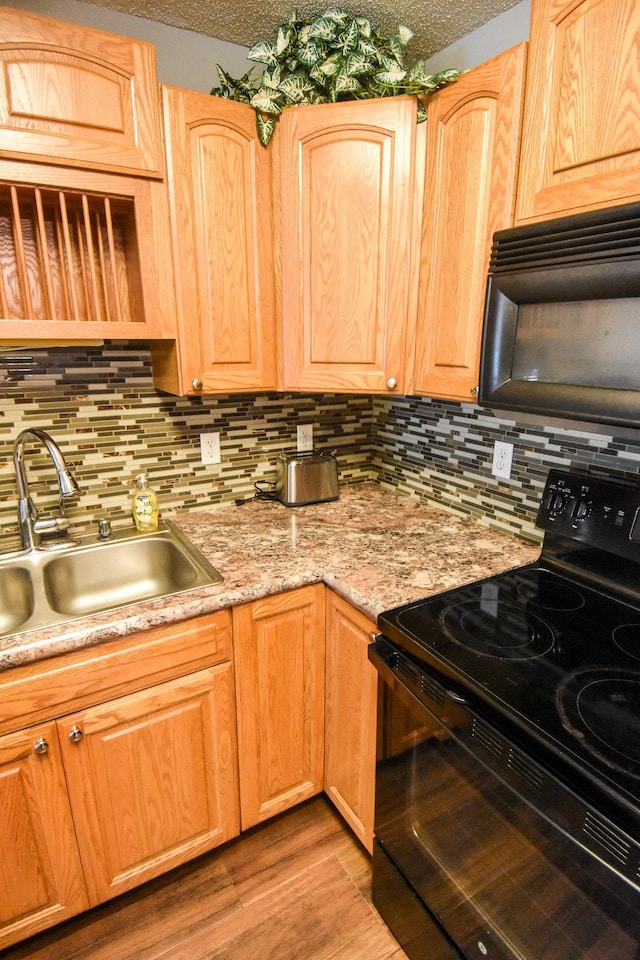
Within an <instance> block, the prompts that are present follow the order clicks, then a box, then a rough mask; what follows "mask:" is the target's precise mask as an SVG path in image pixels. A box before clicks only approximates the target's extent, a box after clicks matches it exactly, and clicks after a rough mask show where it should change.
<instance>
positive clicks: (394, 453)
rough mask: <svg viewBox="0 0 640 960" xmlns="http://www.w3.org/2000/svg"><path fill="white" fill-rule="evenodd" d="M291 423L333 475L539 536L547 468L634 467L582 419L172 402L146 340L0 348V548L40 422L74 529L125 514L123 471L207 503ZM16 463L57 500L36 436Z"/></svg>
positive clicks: (429, 408)
mask: <svg viewBox="0 0 640 960" xmlns="http://www.w3.org/2000/svg"><path fill="white" fill-rule="evenodd" d="M298 423H313V425H314V440H315V444H316V446H319V447H327V448H330V449H334V450H335V451H336V454H337V457H338V462H339V466H340V480H341V483H343V484H345V483H354V482H358V481H361V480H375V481H379V482H381V483H382V484H384V485H385V486H389V487H393V488H396V489H398V490H399V491H401V492H403V493H406V494H409V495H411V496H415V497H419V498H421V499H424V500H428V501H430V502H433V503H435V504H437V505H439V506H441V507H444V508H446V509H450V510H454V511H456V512H460V511H462V512H464V513H466V514H468V515H470V516H473V517H475V518H476V519H478V520H480V521H481V522H483V523H486V524H488V525H490V526H492V527H494V528H496V529H501V530H505V531H508V532H510V533H513V534H515V535H517V536H519V537H522V538H524V539H527V540H533V541H536V542H537V541H538V540H539V536H538V533H537V531H536V530H535V527H534V524H533V521H534V517H535V513H536V510H537V505H538V502H539V500H540V495H541V492H542V488H543V485H544V481H545V478H546V475H547V472H548V470H549V469H550V468H551V467H553V466H557V467H565V468H569V467H570V468H573V469H577V470H580V469H598V470H602V471H604V472H606V473H607V474H616V475H620V476H629V475H631V474H633V475H635V477H636V479H637V474H638V470H639V469H640V431H638V434H639V435H638V439H637V440H636V437H635V434H634V433H633V432H631V431H628V436H626V437H625V438H617V439H616V438H614V437H612V436H608V435H602V434H599V433H596V432H591V431H590V429H589V428H588V427H584V428H583V429H582V428H581V429H575V428H573V427H568V428H564V427H562V426H547V425H527V424H525V423H518V422H515V421H514V420H511V419H506V418H498V417H493V416H491V415H490V414H488V413H486V412H484V411H482V410H481V409H480V408H478V407H477V406H475V405H472V404H460V403H455V402H445V401H438V400H429V399H423V398H416V397H386V396H384V397H383V396H376V397H373V398H372V397H370V396H351V395H350V396H343V395H337V394H327V395H317V394H314V395H299V394H277V393H264V394H257V395H233V396H229V395H223V396H220V397H214V396H208V397H196V398H185V397H183V398H177V397H171V396H168V395H166V394H162V393H159V392H158V391H157V390H156V389H155V388H154V386H153V380H152V374H151V358H150V355H149V351H148V348H147V345H146V344H144V343H138V342H129V343H115V342H112V343H106V344H104V346H97V347H87V346H75V347H58V348H51V349H37V350H28V351H26V350H21V351H12V352H8V351H6V350H5V351H0V549H6V548H8V547H12V546H14V545H15V543H16V531H17V524H16V485H15V474H14V470H13V463H12V450H13V441H14V440H15V438H16V436H17V435H18V433H19V432H20V431H21V430H24V429H25V428H27V427H36V426H37V427H41V428H42V429H44V430H47V431H48V432H50V433H51V435H52V436H53V437H54V439H55V440H56V441H57V442H58V443H59V445H60V447H61V449H62V451H63V453H64V455H65V457H66V458H67V460H68V462H69V464H70V466H71V468H72V470H73V472H74V473H75V475H76V477H77V479H78V481H79V483H80V485H81V487H82V493H81V495H80V496H79V497H78V498H76V499H74V500H72V501H68V504H69V505H68V507H67V514H68V516H69V518H70V520H71V523H72V528H73V530H76V531H78V532H81V531H83V530H86V529H88V528H90V527H91V525H92V524H95V521H97V519H98V518H99V517H104V516H109V517H110V518H111V519H112V520H113V521H114V524H116V525H117V524H124V523H129V522H130V497H131V495H132V492H133V487H134V482H135V477H136V475H137V474H139V473H142V472H144V473H146V474H147V476H148V478H149V482H150V484H151V486H152V487H153V488H154V489H155V490H156V492H157V493H158V495H159V499H160V508H161V513H163V514H164V515H165V516H170V515H171V514H172V513H174V512H175V511H176V510H179V509H181V508H187V509H210V508H212V507H214V506H215V505H216V504H220V503H223V502H228V501H231V500H234V499H245V498H247V497H250V496H252V495H253V492H254V487H253V484H254V481H255V480H273V478H274V476H275V460H276V457H277V455H278V454H279V453H281V452H282V451H285V450H294V449H295V443H296V440H295V437H296V426H297V424H298ZM213 430H216V431H219V432H220V435H221V449H222V462H221V463H220V464H219V465H208V466H202V465H201V463H200V449H199V435H200V433H201V432H205V431H213ZM495 440H508V441H510V442H511V443H513V444H514V457H513V472H512V478H511V480H509V481H499V480H497V479H496V478H495V477H493V476H492V475H491V462H492V456H493V443H494V441H495ZM29 451H30V452H29V453H28V454H27V467H28V473H29V479H30V484H31V488H32V492H33V495H34V500H35V503H36V507H37V508H38V509H39V510H44V511H48V510H51V509H53V508H55V507H57V497H56V492H57V485H56V483H55V475H54V472H53V468H52V465H51V461H50V460H49V458H48V457H47V456H46V455H45V454H43V453H42V448H41V447H40V446H39V444H38V443H37V442H36V443H34V445H33V446H31V445H30V446H29Z"/></svg>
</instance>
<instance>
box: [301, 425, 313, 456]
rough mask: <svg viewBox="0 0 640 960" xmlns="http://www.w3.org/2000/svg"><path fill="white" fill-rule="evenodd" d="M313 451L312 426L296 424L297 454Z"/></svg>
mask: <svg viewBox="0 0 640 960" xmlns="http://www.w3.org/2000/svg"><path fill="white" fill-rule="evenodd" d="M308 450H313V425H312V424H310V423H299V424H298V453H304V452H305V451H308Z"/></svg>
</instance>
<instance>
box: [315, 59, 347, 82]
mask: <svg viewBox="0 0 640 960" xmlns="http://www.w3.org/2000/svg"><path fill="white" fill-rule="evenodd" d="M343 66H344V57H343V56H342V54H341V53H333V54H332V55H331V56H330V57H327V59H326V60H325V61H324V63H319V64H318V69H319V70H320V71H321V72H322V73H324V75H325V76H327V77H335V76H336V74H337V73H339V72H340V70H342V69H343Z"/></svg>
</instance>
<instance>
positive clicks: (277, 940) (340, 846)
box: [1, 798, 405, 960]
mask: <svg viewBox="0 0 640 960" xmlns="http://www.w3.org/2000/svg"><path fill="white" fill-rule="evenodd" d="M370 892H371V865H370V859H369V857H368V855H367V854H366V853H365V852H364V850H363V849H362V847H361V846H360V844H359V843H358V842H357V841H356V840H355V839H354V838H353V837H352V835H351V834H350V832H349V831H348V830H347V828H346V827H345V826H344V825H343V822H342V820H341V819H340V818H339V817H338V815H337V814H336V813H335V812H334V811H333V809H332V807H331V805H330V804H329V803H328V801H327V800H325V799H324V798H318V799H315V800H313V801H310V802H308V803H306V804H303V805H302V806H300V807H297V808H296V809H294V810H292V811H290V812H289V813H286V814H284V815H282V816H280V817H278V818H276V819H275V820H273V821H270V822H269V823H267V824H264V825H262V826H261V827H257V828H255V829H254V830H251V831H249V832H248V833H246V834H244V835H243V836H242V837H240V838H239V839H238V840H234V841H233V842H232V843H230V844H227V845H226V846H225V847H223V848H221V849H219V850H217V851H213V852H212V853H210V854H207V855H206V856H204V857H200V858H199V859H198V860H195V861H192V862H191V863H189V864H186V865H185V866H183V867H180V868H178V869H177V870H174V871H172V873H170V874H167V875H166V876H164V877H161V878H160V879H159V880H154V881H151V882H150V883H147V884H145V885H144V886H143V887H139V888H138V889H137V890H135V891H133V892H132V893H129V894H124V895H123V896H121V897H119V898H118V899H116V900H113V901H111V902H109V903H107V904H103V905H102V906H100V907H97V908H96V909H94V910H92V911H90V912H89V913H87V914H84V915H83V916H82V917H78V918H75V919H73V920H69V921H67V922H66V923H64V924H60V925H59V926H58V927H55V928H54V929H53V930H49V931H47V932H46V933H43V934H40V935H38V936H37V937H33V938H31V939H30V940H28V941H25V942H24V943H22V944H18V945H17V946H15V947H10V948H9V949H8V950H6V951H5V952H4V953H2V954H1V956H2V960H134V958H135V960H160V958H162V960H223V958H224V960H405V954H404V953H403V952H402V950H401V949H400V947H399V946H398V944H397V942H396V941H395V940H394V938H393V937H392V935H391V934H390V933H389V931H388V929H387V928H386V927H385V925H384V923H383V922H382V920H381V919H380V917H379V916H378V914H377V913H376V911H375V909H374V908H373V907H372V905H371V896H370Z"/></svg>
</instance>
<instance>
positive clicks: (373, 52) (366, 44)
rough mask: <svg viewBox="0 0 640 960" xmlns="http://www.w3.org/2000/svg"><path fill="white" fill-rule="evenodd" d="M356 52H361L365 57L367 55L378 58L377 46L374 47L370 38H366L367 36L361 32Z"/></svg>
mask: <svg viewBox="0 0 640 960" xmlns="http://www.w3.org/2000/svg"><path fill="white" fill-rule="evenodd" d="M358 52H359V53H361V54H363V56H365V57H369V59H375V60H377V59H378V48H377V47H376V45H375V43H373V42H372V41H371V40H368V39H367V37H366V36H364V34H362V33H361V34H360V39H359V40H358Z"/></svg>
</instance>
